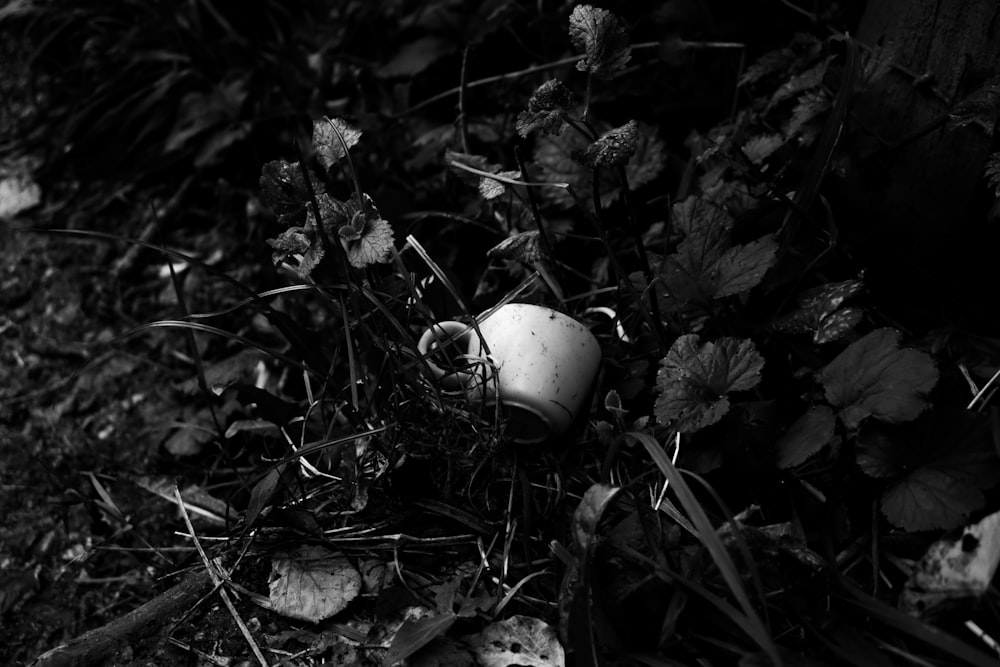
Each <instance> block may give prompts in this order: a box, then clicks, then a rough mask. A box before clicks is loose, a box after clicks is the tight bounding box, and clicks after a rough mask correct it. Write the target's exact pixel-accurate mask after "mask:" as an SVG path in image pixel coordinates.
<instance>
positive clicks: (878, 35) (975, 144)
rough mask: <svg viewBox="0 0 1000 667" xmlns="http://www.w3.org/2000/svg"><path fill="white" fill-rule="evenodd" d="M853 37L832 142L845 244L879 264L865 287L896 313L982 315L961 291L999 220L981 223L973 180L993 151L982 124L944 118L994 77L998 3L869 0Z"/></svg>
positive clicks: (991, 244)
mask: <svg viewBox="0 0 1000 667" xmlns="http://www.w3.org/2000/svg"><path fill="white" fill-rule="evenodd" d="M854 37H856V38H857V40H858V41H859V43H860V44H862V45H863V48H864V52H865V57H864V59H863V62H864V67H863V69H862V72H861V81H860V82H859V84H860V86H861V90H860V92H859V93H858V94H857V96H856V98H855V100H854V102H853V108H852V114H851V118H850V120H849V122H848V131H847V132H846V133H845V136H844V140H843V142H842V145H841V148H842V149H843V151H844V154H845V155H846V156H847V161H846V163H845V164H844V165H843V166H844V169H843V174H844V176H843V179H842V180H841V185H842V186H843V188H844V190H843V192H842V193H841V194H842V195H843V196H844V200H842V201H844V202H845V203H846V206H845V209H843V211H842V212H843V213H844V215H843V218H845V222H844V228H845V230H846V231H847V235H848V236H849V238H850V240H851V243H850V245H851V247H852V248H855V249H858V254H859V255H860V256H859V259H860V260H861V263H862V264H863V265H866V266H878V267H879V268H878V272H880V274H881V275H878V276H876V275H872V276H870V277H872V278H873V280H872V281H870V282H871V283H872V284H874V283H877V282H878V281H881V285H882V287H883V295H891V296H890V300H894V299H897V297H898V296H901V297H902V298H904V299H907V300H909V303H906V304H903V303H900V304H899V306H900V308H905V309H907V310H908V311H909V310H910V309H911V307H912V308H918V309H923V308H925V306H926V305H927V304H928V302H933V303H932V304H930V310H933V311H934V312H935V313H937V314H936V315H935V314H933V313H931V312H928V315H930V316H932V317H933V318H934V319H939V315H940V313H941V312H945V316H946V318H947V319H948V320H949V321H952V322H954V321H956V318H957V319H962V318H964V317H965V316H966V315H967V314H969V313H971V312H972V311H974V310H976V309H977V308H980V313H979V314H980V315H984V314H985V311H983V310H982V309H981V306H982V303H981V296H982V295H979V294H972V293H969V292H968V288H969V286H970V284H976V283H979V284H981V281H983V280H984V278H985V275H981V273H980V272H982V271H984V270H985V267H988V266H989V265H991V264H993V263H994V261H995V260H994V259H993V258H992V254H993V253H995V248H996V247H997V246H996V243H997V242H998V235H1000V232H998V231H997V229H998V227H1000V223H998V222H996V221H991V220H989V219H988V214H987V212H988V208H989V205H990V203H991V202H990V198H989V193H988V191H987V188H986V187H985V184H984V180H983V172H984V166H985V161H986V158H987V156H988V155H989V154H990V152H991V151H992V150H995V148H994V147H993V146H992V142H993V140H992V138H991V136H990V135H989V133H988V132H987V131H986V130H985V129H984V128H982V127H979V126H975V125H972V126H966V127H960V128H951V127H948V123H947V118H948V113H949V112H950V111H951V110H953V108H954V106H955V104H956V103H958V102H960V101H962V100H963V99H966V98H967V97H968V96H969V95H970V94H972V93H973V92H975V91H977V90H980V89H981V88H982V87H983V84H984V83H985V82H986V81H987V80H988V79H990V78H991V77H994V76H996V75H997V74H998V73H1000V3H998V2H997V1H996V0H870V1H869V3H868V5H867V7H866V9H865V13H864V15H863V17H862V19H861V22H860V25H859V29H858V31H857V34H856V35H854ZM987 249H988V252H987ZM977 253H981V254H977ZM874 273H875V272H874V271H873V274H874ZM989 282H992V280H990V281H989ZM956 295H960V296H962V297H964V298H967V299H968V303H962V304H960V303H958V302H957V301H955V300H954V297H955V296H956ZM994 319H995V318H994Z"/></svg>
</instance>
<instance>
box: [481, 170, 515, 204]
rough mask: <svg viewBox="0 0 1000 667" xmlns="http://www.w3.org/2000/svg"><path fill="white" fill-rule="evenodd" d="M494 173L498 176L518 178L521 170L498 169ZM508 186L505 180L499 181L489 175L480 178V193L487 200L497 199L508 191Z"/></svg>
mask: <svg viewBox="0 0 1000 667" xmlns="http://www.w3.org/2000/svg"><path fill="white" fill-rule="evenodd" d="M494 173H495V174H496V175H497V176H501V177H503V178H509V179H517V178H518V177H519V176H520V175H521V172H519V171H513V170H511V171H497V172H494ZM507 187H508V185H507V183H504V182H503V181H498V180H496V179H495V178H489V177H487V176H483V177H481V178H480V179H479V194H480V195H481V196H482V198H483V199H487V200H489V199H496V198H497V197H499V196H500V195H502V194H503V193H504V192H506V191H507Z"/></svg>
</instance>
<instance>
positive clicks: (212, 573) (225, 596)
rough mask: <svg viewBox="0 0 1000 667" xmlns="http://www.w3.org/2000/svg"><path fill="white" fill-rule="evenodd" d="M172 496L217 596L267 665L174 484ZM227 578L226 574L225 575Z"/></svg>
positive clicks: (262, 662)
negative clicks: (202, 544)
mask: <svg viewBox="0 0 1000 667" xmlns="http://www.w3.org/2000/svg"><path fill="white" fill-rule="evenodd" d="M174 496H175V497H176V499H177V506H178V507H179V508H180V511H181V516H182V517H183V518H184V525H185V526H187V529H188V533H189V534H190V535H191V540H192V541H193V542H194V546H195V548H196V549H197V550H198V555H199V556H201V560H202V562H203V563H204V564H205V569H206V570H207V571H208V576H209V577H211V578H212V583H213V584H215V587H216V589H217V590H218V592H219V597H221V598H222V602H223V603H225V605H226V608H227V609H228V610H229V613H230V614H231V615H232V617H233V620H234V621H235V622H236V625H237V627H238V628H239V629H240V632H241V633H242V634H243V637H244V638H245V639H246V640H247V644H248V645H249V646H250V650H251V651H252V652H253V654H254V657H256V658H257V662H259V663H260V664H261V667H268V663H267V658H265V657H264V654H263V653H262V652H261V650H260V647H259V646H257V642H256V641H255V640H254V638H253V635H252V634H250V628H248V627H247V625H246V623H244V622H243V619H242V618H240V614H239V612H238V611H236V606H235V605H233V601H232V600H231V599H230V598H229V593H228V592H226V589H225V581H223V579H222V577H220V576H219V570H220V568H219V559H218V558H215V559H213V560H209V558H208V554H206V553H205V549H204V548H203V547H202V546H201V540H199V539H198V535H197V534H196V533H195V532H194V524H192V523H191V517H190V516H189V515H188V512H187V507H186V506H185V505H184V499H183V498H181V490H180V489H179V488H178V487H177V485H176V484H174ZM226 578H227V579H228V575H227V576H226Z"/></svg>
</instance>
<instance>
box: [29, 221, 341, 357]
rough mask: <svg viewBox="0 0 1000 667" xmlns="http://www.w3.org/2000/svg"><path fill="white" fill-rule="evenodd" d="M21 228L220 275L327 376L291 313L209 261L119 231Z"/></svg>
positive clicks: (313, 348) (296, 350)
mask: <svg viewBox="0 0 1000 667" xmlns="http://www.w3.org/2000/svg"><path fill="white" fill-rule="evenodd" d="M18 231H21V232H29V233H32V234H50V235H53V236H81V237H84V238H93V239H102V240H105V241H119V242H124V243H128V244H131V245H138V246H141V247H143V248H147V249H149V250H154V251H156V252H159V253H163V254H165V255H167V256H168V257H171V258H173V259H179V260H181V261H184V262H187V263H189V264H191V265H192V266H195V267H197V268H199V269H201V270H202V271H205V272H206V273H208V274H209V275H211V276H214V277H216V278H219V279H221V280H223V281H224V282H226V283H228V284H230V285H232V286H233V287H235V288H236V289H237V290H239V291H240V292H242V293H243V294H246V295H247V296H248V297H249V298H250V299H251V300H252V302H253V306H254V307H255V308H256V309H257V311H258V312H259V313H261V314H262V315H263V316H264V317H266V318H267V320H268V322H270V323H271V324H272V325H273V326H274V328H276V329H277V330H278V331H280V332H281V335H282V336H284V338H285V340H287V341H288V343H289V344H290V345H291V346H292V348H293V349H294V350H295V352H296V353H297V354H299V355H301V357H302V358H303V359H304V360H305V361H306V363H307V364H308V365H309V366H310V369H309V370H310V371H311V372H315V373H317V374H319V375H323V374H325V373H326V371H327V369H328V368H329V365H330V362H329V360H328V359H327V358H326V356H325V355H324V354H323V353H322V351H321V350H319V349H317V348H316V346H315V345H310V344H309V343H308V342H307V341H305V340H304V339H303V338H302V337H301V336H300V335H299V333H298V332H297V331H296V326H295V324H294V322H292V321H291V319H290V318H289V317H288V315H286V314H285V313H283V312H281V311H279V310H276V309H275V308H273V307H271V305H270V304H268V303H266V302H265V301H263V300H262V299H261V298H260V297H259V295H258V294H257V293H256V292H255V291H254V290H252V289H250V288H249V287H248V286H247V285H245V284H243V283H242V282H240V281H239V280H237V279H236V278H233V277H232V276H230V275H229V274H227V273H225V272H224V271H222V270H220V269H217V268H215V267H213V266H211V265H210V264H206V263H205V262H202V261H201V260H199V259H196V258H194V257H191V256H189V255H186V254H184V253H182V252H178V251H176V250H171V249H170V248H163V247H161V246H159V245H156V244H153V243H149V242H146V241H141V240H139V239H129V238H125V237H122V236H119V235H117V234H108V233H105V232H96V231H91V230H85V229H19V230H18ZM255 347H256V346H255ZM278 358H281V357H278ZM295 366H296V367H301V366H302V364H301V363H299V362H295Z"/></svg>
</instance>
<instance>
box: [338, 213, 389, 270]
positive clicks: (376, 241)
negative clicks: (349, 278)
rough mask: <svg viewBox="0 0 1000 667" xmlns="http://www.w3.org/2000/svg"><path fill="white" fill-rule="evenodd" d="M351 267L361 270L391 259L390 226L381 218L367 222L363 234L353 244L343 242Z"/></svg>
mask: <svg viewBox="0 0 1000 667" xmlns="http://www.w3.org/2000/svg"><path fill="white" fill-rule="evenodd" d="M345 245H346V250H347V259H348V261H349V262H350V263H351V266H353V267H355V268H357V269H363V268H365V267H366V266H370V265H372V264H384V263H386V262H388V261H389V260H390V258H391V257H392V247H393V231H392V226H391V225H390V224H389V223H388V222H386V221H385V220H383V219H382V218H374V219H370V220H368V222H367V223H366V224H365V232H364V234H363V235H362V236H361V237H360V238H359V239H357V240H356V241H354V242H350V243H347V242H345Z"/></svg>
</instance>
